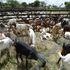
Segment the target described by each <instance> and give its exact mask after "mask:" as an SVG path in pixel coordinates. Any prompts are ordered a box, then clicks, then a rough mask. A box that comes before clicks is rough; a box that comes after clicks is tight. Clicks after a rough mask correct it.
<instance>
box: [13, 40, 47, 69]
mask: <svg viewBox="0 0 70 70" xmlns="http://www.w3.org/2000/svg"><path fill="white" fill-rule="evenodd" d="M14 44H15V48H16V58H17V62H19V61H18V57H20V59H21V60H23V59H22V55H25V56H26V68H27V59H28V58H29V59H34V60H40V61H41V63H42V64H41V67H44V66H45V64H46V61H45V60H44V59H43V57H41V56H39V55H38V52H37V51H36V50H35V49H34V48H33V47H30V46H29V45H28V44H26V43H25V42H23V41H20V40H18V39H16V40H15V42H14Z"/></svg>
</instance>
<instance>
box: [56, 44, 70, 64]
mask: <svg viewBox="0 0 70 70" xmlns="http://www.w3.org/2000/svg"><path fill="white" fill-rule="evenodd" d="M68 53H70V44H66V45H65V43H64V44H63V47H62V51H61V54H62V55H66V54H68ZM60 60H61V58H59V60H58V62H57V64H59V62H60Z"/></svg>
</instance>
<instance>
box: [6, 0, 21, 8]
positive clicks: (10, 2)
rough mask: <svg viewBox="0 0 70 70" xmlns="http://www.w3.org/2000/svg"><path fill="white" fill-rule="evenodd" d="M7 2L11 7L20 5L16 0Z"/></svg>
mask: <svg viewBox="0 0 70 70" xmlns="http://www.w3.org/2000/svg"><path fill="white" fill-rule="evenodd" d="M7 4H8V5H9V6H10V7H11V8H17V7H19V5H20V4H19V3H18V2H17V1H16V0H7Z"/></svg>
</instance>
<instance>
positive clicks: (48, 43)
mask: <svg viewBox="0 0 70 70" xmlns="http://www.w3.org/2000/svg"><path fill="white" fill-rule="evenodd" d="M36 37H37V38H36V49H37V51H38V52H39V53H42V54H44V58H45V60H46V62H47V63H46V69H45V70H48V68H49V70H70V68H68V67H67V68H68V69H62V66H61V65H62V62H60V65H59V66H57V65H56V62H57V61H58V59H59V56H58V53H57V52H58V51H59V50H60V49H61V47H62V45H63V42H66V43H70V40H66V39H64V38H63V37H61V38H59V39H58V41H57V43H56V42H54V41H53V40H44V41H41V40H40V33H38V32H36ZM12 50H14V48H11V49H10V52H11V53H10V54H11V57H10V58H9V61H7V63H6V64H3V65H0V70H25V66H24V64H25V62H24V63H21V64H19V65H17V63H16V58H15V52H14V51H12ZM24 61H25V59H24ZM29 62H30V61H29ZM37 63H38V62H37V61H35V60H32V61H31V63H30V64H29V66H30V67H32V66H34V65H35V64H37ZM47 66H48V68H47ZM29 70H30V69H29ZM41 70H44V68H41Z"/></svg>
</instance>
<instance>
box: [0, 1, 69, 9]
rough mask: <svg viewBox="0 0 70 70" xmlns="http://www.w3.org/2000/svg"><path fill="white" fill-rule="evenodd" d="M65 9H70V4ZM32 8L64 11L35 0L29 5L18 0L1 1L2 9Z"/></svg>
mask: <svg viewBox="0 0 70 70" xmlns="http://www.w3.org/2000/svg"><path fill="white" fill-rule="evenodd" d="M64 4H65V7H63V9H70V2H65V3H64ZM31 7H45V8H47V9H62V8H61V6H59V7H58V6H56V5H52V6H51V5H47V4H46V3H45V2H44V1H39V0H35V1H34V2H32V3H29V4H27V3H26V2H22V3H19V2H18V1H17V0H6V3H3V0H0V8H3V9H4V8H31Z"/></svg>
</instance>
